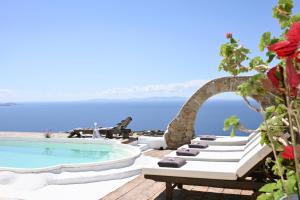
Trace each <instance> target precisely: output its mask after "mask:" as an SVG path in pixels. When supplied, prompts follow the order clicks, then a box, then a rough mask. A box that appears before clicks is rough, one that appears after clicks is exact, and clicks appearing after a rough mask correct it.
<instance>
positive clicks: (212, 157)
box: [165, 137, 261, 162]
mask: <svg viewBox="0 0 300 200" xmlns="http://www.w3.org/2000/svg"><path fill="white" fill-rule="evenodd" d="M258 145H259V146H261V144H260V137H256V138H255V139H254V140H253V141H252V142H251V143H249V145H247V147H246V148H245V149H244V150H243V151H235V152H228V151H227V152H226V151H224V152H214V151H203V152H200V153H199V154H198V155H196V156H177V155H176V151H172V152H171V153H169V154H167V155H166V156H165V157H180V158H184V159H186V160H191V161H213V162H222V161H223V162H224V161H226V162H238V161H239V160H241V159H242V157H244V156H245V155H247V154H248V153H249V152H251V151H252V150H253V149H254V148H255V147H256V146H258Z"/></svg>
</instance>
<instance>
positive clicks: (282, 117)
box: [219, 0, 300, 200]
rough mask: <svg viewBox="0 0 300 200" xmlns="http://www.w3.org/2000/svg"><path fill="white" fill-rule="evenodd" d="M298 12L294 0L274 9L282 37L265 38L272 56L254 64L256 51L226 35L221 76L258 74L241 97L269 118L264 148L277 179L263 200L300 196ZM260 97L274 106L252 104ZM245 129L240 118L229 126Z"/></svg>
mask: <svg viewBox="0 0 300 200" xmlns="http://www.w3.org/2000/svg"><path fill="white" fill-rule="evenodd" d="M292 8H293V0H278V4H277V5H276V6H275V7H274V8H273V17H274V18H276V19H278V21H279V24H280V27H281V29H282V31H283V33H282V34H281V35H280V36H279V37H274V36H271V33H270V32H265V33H263V34H262V37H261V40H260V43H259V49H260V50H261V51H262V52H265V53H266V56H265V59H263V58H261V57H259V56H257V57H254V58H252V59H250V58H249V56H248V55H249V53H250V50H249V49H247V48H245V47H244V46H243V45H240V44H239V41H238V40H236V39H234V37H233V35H232V34H231V33H230V34H227V35H226V37H227V39H228V40H229V41H228V42H227V43H225V44H223V45H222V46H221V50H220V55H221V56H222V57H223V59H222V61H221V63H220V65H219V70H224V71H227V72H229V73H230V74H231V75H233V76H237V75H239V74H240V73H242V72H250V71H255V72H256V75H254V76H253V77H252V78H251V79H250V80H249V81H247V82H245V83H243V84H241V85H240V86H239V88H238V94H239V95H241V96H242V97H243V99H244V100H245V102H246V103H247V105H248V106H249V107H250V108H251V109H253V110H255V111H258V112H260V113H261V114H262V115H263V117H264V121H263V122H262V123H261V125H260V127H259V131H260V133H261V143H262V144H267V145H269V146H270V147H271V148H272V152H273V157H272V158H269V159H267V162H268V163H273V167H272V170H273V173H274V175H276V177H275V179H274V182H272V183H268V184H266V185H265V186H263V187H262V188H261V189H260V192H262V194H261V195H260V196H259V197H258V199H260V200H263V199H266V200H269V199H280V198H282V197H283V196H286V195H287V196H288V195H291V194H294V193H297V194H298V195H299V194H300V193H299V192H300V181H299V180H300V174H299V173H300V165H299V160H300V144H299V143H300V142H299V139H300V135H299V134H300V95H299V90H300V71H299V70H300V51H299V47H300V14H296V15H293V14H292ZM245 62H247V65H245V64H244V63H245ZM274 62H277V64H276V65H275V66H274V65H273V63H274ZM270 65H273V66H270ZM255 96H263V97H266V96H268V97H269V98H270V99H272V103H271V104H270V105H268V106H266V105H264V103H263V102H259V103H261V105H262V106H261V107H260V108H257V107H255V106H253V105H252V104H251V103H250V101H248V99H247V98H248V97H255ZM239 123H240V122H239V120H237V118H236V117H230V118H228V119H227V120H226V121H225V124H226V125H227V126H226V128H227V129H228V124H229V125H232V126H233V131H235V130H236V129H237V127H238V126H239V125H240V124H239Z"/></svg>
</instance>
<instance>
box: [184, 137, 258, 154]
mask: <svg viewBox="0 0 300 200" xmlns="http://www.w3.org/2000/svg"><path fill="white" fill-rule="evenodd" d="M257 138H260V134H256V135H254V137H253V138H251V139H250V140H249V141H248V142H247V143H246V144H244V145H234V146H229V145H227V146H225V145H209V144H208V145H209V146H208V147H207V148H203V149H197V148H196V149H197V150H199V151H200V152H202V151H208V152H210V151H213V152H236V151H244V150H245V149H246V148H247V147H248V146H249V145H250V144H251V143H252V142H253V141H254V140H255V139H257ZM201 141H202V140H201ZM202 142H203V143H206V144H207V141H202ZM194 143H195V142H194ZM179 148H189V146H188V145H187V144H186V145H183V146H181V147H179Z"/></svg>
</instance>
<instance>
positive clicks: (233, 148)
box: [179, 144, 245, 152]
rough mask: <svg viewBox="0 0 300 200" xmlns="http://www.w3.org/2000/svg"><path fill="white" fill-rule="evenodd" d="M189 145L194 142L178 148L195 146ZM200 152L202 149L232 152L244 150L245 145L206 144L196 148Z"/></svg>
mask: <svg viewBox="0 0 300 200" xmlns="http://www.w3.org/2000/svg"><path fill="white" fill-rule="evenodd" d="M190 145H194V144H189V145H187V144H186V145H183V146H181V147H179V148H196V146H195V147H193V146H192V147H190ZM197 149H198V150H199V151H200V152H203V151H215V152H226V151H227V152H233V151H244V149H245V145H240V146H223V145H222V146H217V145H211V146H210V145H208V147H207V148H201V149H200V148H197Z"/></svg>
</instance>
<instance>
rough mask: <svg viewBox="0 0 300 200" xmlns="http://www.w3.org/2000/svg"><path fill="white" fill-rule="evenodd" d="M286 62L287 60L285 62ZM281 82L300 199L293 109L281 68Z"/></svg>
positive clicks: (284, 75)
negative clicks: (282, 82) (283, 88)
mask: <svg viewBox="0 0 300 200" xmlns="http://www.w3.org/2000/svg"><path fill="white" fill-rule="evenodd" d="M287 62H288V60H287ZM283 71H284V73H283V80H284V87H285V90H284V91H285V103H286V105H287V114H288V121H289V129H290V134H291V137H292V146H293V153H294V162H295V168H296V178H297V186H298V198H300V176H299V170H300V168H299V161H298V158H299V154H298V151H297V150H298V149H297V137H296V134H297V133H295V132H294V129H293V118H292V113H293V108H292V102H291V101H290V94H291V93H290V87H289V84H288V82H287V70H286V67H284V68H283Z"/></svg>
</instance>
